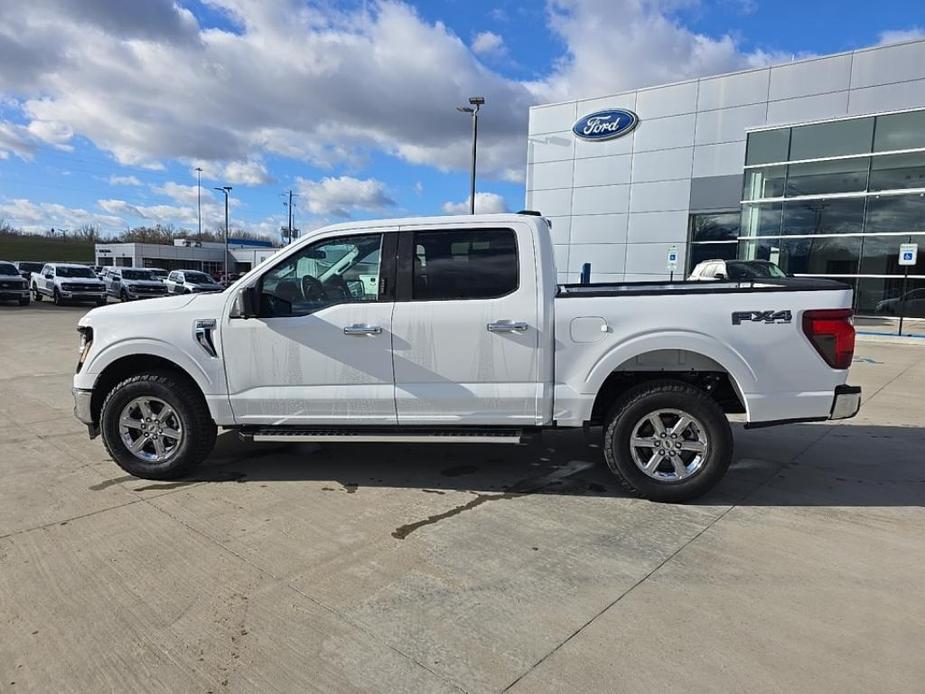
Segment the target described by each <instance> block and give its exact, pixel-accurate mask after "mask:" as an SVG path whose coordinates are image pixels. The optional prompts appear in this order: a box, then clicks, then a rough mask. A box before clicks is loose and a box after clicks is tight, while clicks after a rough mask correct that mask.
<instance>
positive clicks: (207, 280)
mask: <svg viewBox="0 0 925 694" xmlns="http://www.w3.org/2000/svg"><path fill="white" fill-rule="evenodd" d="M183 279H185V280H186V281H187V282H192V283H193V284H215V280H213V279H212V278H211V277H209V276H208V275H207V274H205V273H204V272H184V273H183Z"/></svg>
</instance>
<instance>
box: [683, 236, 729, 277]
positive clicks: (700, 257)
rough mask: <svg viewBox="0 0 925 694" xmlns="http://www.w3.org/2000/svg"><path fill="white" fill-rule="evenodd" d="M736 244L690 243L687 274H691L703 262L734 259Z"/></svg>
mask: <svg viewBox="0 0 925 694" xmlns="http://www.w3.org/2000/svg"><path fill="white" fill-rule="evenodd" d="M737 249H738V244H737V243H736V242H735V241H733V242H731V243H692V244H691V245H690V250H689V251H688V268H687V271H688V272H692V271H693V269H694V268H695V267H697V265H699V264H700V263H702V262H703V261H704V260H713V259H718V260H731V259H733V258H735V257H736V254H737Z"/></svg>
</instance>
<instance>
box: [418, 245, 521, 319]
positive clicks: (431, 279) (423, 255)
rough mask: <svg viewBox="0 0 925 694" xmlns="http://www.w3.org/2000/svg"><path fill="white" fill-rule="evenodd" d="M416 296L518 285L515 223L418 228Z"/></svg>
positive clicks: (487, 292)
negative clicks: (482, 227)
mask: <svg viewBox="0 0 925 694" xmlns="http://www.w3.org/2000/svg"><path fill="white" fill-rule="evenodd" d="M414 246H415V255H414V269H413V282H414V285H413V286H414V299H415V300H417V301H435V300H440V299H490V298H492V297H497V296H504V295H505V294H509V293H510V292H512V291H514V290H515V289H517V282H518V267H517V241H516V239H515V237H514V232H513V231H512V230H511V229H486V230H472V231H460V232H456V231H419V232H415V234H414Z"/></svg>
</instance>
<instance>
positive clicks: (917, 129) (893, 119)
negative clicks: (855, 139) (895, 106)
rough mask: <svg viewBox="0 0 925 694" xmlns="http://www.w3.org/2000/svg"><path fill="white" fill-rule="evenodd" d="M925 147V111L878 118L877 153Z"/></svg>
mask: <svg viewBox="0 0 925 694" xmlns="http://www.w3.org/2000/svg"><path fill="white" fill-rule="evenodd" d="M919 147H925V111H910V112H909V113H894V114H891V115H889V116H877V134H876V136H875V137H874V151H875V152H892V151H895V150H898V149H918V148H919Z"/></svg>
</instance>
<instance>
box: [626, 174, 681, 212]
mask: <svg viewBox="0 0 925 694" xmlns="http://www.w3.org/2000/svg"><path fill="white" fill-rule="evenodd" d="M690 196H691V180H690V179H689V178H687V179H684V180H681V181H659V182H658V183H634V184H633V195H632V198H631V200H630V212H662V211H667V210H686V209H687V205H688V202H689V201H690Z"/></svg>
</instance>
